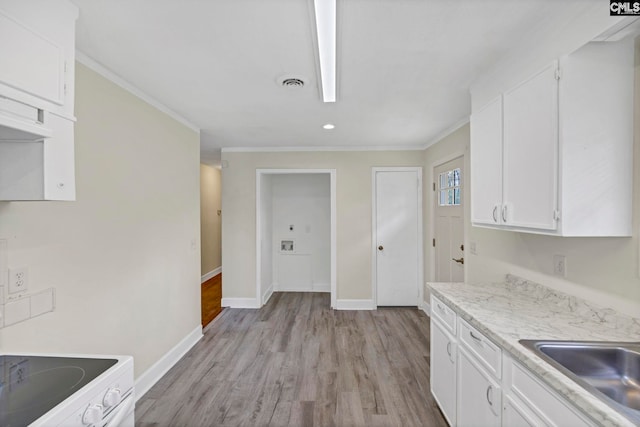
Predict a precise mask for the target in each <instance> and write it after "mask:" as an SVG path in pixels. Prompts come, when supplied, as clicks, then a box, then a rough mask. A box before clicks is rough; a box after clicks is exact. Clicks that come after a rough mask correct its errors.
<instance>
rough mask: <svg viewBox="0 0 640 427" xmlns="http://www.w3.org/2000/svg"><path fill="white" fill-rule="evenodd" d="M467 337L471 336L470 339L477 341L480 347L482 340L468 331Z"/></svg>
mask: <svg viewBox="0 0 640 427" xmlns="http://www.w3.org/2000/svg"><path fill="white" fill-rule="evenodd" d="M469 335H470V336H471V338H473V339H474V340H476V341H478V344H480V345H482V338H480V337H479V336H477V335H476V334H474V333H473V331H469Z"/></svg>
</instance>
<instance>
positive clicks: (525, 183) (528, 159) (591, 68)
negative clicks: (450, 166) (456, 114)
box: [471, 39, 634, 236]
mask: <svg viewBox="0 0 640 427" xmlns="http://www.w3.org/2000/svg"><path fill="white" fill-rule="evenodd" d="M633 61H634V46H633V40H632V39H627V40H622V41H618V42H592V43H588V44H587V45H585V46H583V47H582V48H580V49H579V50H577V51H576V52H574V53H572V54H570V55H567V56H565V57H562V58H560V60H559V61H554V62H552V63H551V64H549V65H547V66H546V67H544V68H543V69H541V70H539V71H538V72H537V73H535V74H533V75H532V76H530V77H529V78H528V79H526V80H524V81H523V82H522V83H520V84H519V85H517V86H515V87H513V88H510V89H509V90H506V91H505V92H503V93H502V94H500V96H499V97H498V98H496V99H494V100H493V101H492V102H490V103H489V104H487V105H486V106H485V107H484V108H482V109H480V110H478V111H477V112H474V113H473V114H472V116H471V176H472V183H471V192H472V194H471V203H472V206H471V220H472V223H473V225H475V226H485V227H494V228H502V229H507V230H513V231H523V232H531V233H541V234H551V235H558V236H630V235H631V201H632V194H631V191H632V174H633V169H632V158H633V85H634V75H633Z"/></svg>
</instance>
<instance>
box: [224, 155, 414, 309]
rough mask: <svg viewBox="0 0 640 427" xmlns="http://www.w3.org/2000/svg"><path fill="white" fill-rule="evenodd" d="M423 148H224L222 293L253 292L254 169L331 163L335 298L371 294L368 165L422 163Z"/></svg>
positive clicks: (237, 295)
mask: <svg viewBox="0 0 640 427" xmlns="http://www.w3.org/2000/svg"><path fill="white" fill-rule="evenodd" d="M423 153H424V151H423V150H420V151H320V152H229V151H223V152H222V164H223V168H222V206H223V207H224V212H225V213H224V215H223V216H222V248H223V253H222V264H223V265H224V284H225V285H224V287H223V289H222V293H223V298H256V271H255V264H256V258H255V256H256V169H262V168H272V169H285V168H295V169H300V168H307V169H336V209H337V212H336V214H337V218H336V227H337V230H336V234H337V236H336V238H337V242H336V245H337V265H336V269H337V272H336V273H337V299H338V300H341V299H363V300H370V299H371V298H372V287H371V230H372V228H371V168H372V167H373V166H422V165H423ZM263 289H264V286H263Z"/></svg>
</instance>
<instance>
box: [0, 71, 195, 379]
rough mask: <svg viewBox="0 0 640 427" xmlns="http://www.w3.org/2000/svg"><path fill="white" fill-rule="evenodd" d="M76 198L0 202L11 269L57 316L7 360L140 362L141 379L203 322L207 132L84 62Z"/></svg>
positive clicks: (21, 340)
mask: <svg viewBox="0 0 640 427" xmlns="http://www.w3.org/2000/svg"><path fill="white" fill-rule="evenodd" d="M76 116H77V118H78V122H77V124H76V128H75V148H76V184H77V201H75V202H9V203H6V202H4V203H0V237H2V238H6V239H7V240H8V244H9V253H8V262H9V266H10V267H11V266H23V265H26V266H28V267H29V279H30V289H32V290H34V291H36V290H38V289H44V288H48V287H55V288H56V291H57V294H56V310H55V312H53V313H49V314H45V315H43V316H40V317H37V318H35V319H32V320H28V321H26V322H23V323H19V324H16V325H13V326H9V327H6V328H4V329H3V330H0V344H1V349H2V351H5V352H21V351H25V352H26V351H34V352H64V353H102V354H131V355H133V356H134V359H135V374H136V376H137V377H139V376H140V374H141V373H143V372H144V371H145V370H146V369H147V368H149V367H150V366H151V365H152V364H153V363H155V362H156V361H157V360H158V359H159V358H160V357H161V356H162V355H164V354H165V353H166V352H167V351H168V350H169V349H171V348H172V347H173V346H174V345H176V344H177V343H178V342H179V341H180V340H182V339H183V338H184V337H185V336H187V335H188V334H190V333H191V332H193V331H194V330H195V328H198V327H199V325H200V250H199V243H198V240H199V238H198V236H199V235H200V225H199V224H200V211H199V136H198V134H197V133H196V132H193V131H192V130H190V129H188V128H187V127H185V126H184V125H182V124H180V123H178V122H177V121H175V120H173V119H171V118H170V117H169V116H167V115H166V114H164V113H162V112H160V111H158V110H157V109H155V108H153V107H152V106H150V105H149V104H147V103H145V102H143V101H142V100H140V99H139V98H137V97H135V96H133V95H132V94H130V93H129V92H127V91H125V90H123V89H121V88H120V87H119V86H116V85H114V84H113V83H111V82H110V81H108V80H106V79H104V78H103V77H101V76H99V75H98V74H96V73H95V72H93V71H91V70H89V69H88V68H86V67H84V66H82V65H80V64H77V65H76Z"/></svg>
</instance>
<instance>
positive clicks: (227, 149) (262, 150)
mask: <svg viewBox="0 0 640 427" xmlns="http://www.w3.org/2000/svg"><path fill="white" fill-rule="evenodd" d="M422 150H424V147H422V146H373V147H345V146H337V147H319V146H313V147H222V149H221V151H222V152H223V153H286V152H295V151H309V152H313V151H316V152H317V151H422Z"/></svg>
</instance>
